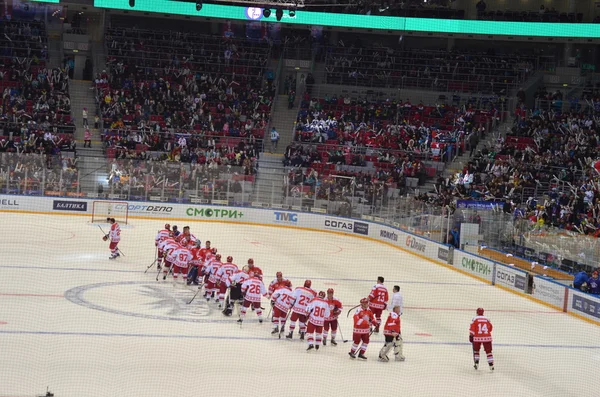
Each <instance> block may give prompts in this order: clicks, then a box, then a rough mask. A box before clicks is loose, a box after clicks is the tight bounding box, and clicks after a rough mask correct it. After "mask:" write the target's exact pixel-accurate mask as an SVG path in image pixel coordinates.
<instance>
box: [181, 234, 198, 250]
mask: <svg viewBox="0 0 600 397" xmlns="http://www.w3.org/2000/svg"><path fill="white" fill-rule="evenodd" d="M176 240H177V241H178V242H179V244H181V245H183V246H184V247H185V246H187V245H188V244H190V243H192V244H194V243H196V241H197V240H198V239H197V238H196V236H194V235H193V234H191V233H190V234H187V235H186V234H183V233H182V234H180V235H179V236H177V238H176Z"/></svg>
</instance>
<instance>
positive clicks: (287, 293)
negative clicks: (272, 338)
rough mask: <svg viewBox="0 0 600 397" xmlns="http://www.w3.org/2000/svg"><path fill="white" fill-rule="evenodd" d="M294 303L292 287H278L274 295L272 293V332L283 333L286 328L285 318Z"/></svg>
mask: <svg viewBox="0 0 600 397" xmlns="http://www.w3.org/2000/svg"><path fill="white" fill-rule="evenodd" d="M293 303H294V294H293V292H292V290H291V288H289V287H287V286H283V287H281V288H277V289H276V290H275V292H273V295H271V306H272V307H273V319H272V321H273V326H274V329H273V332H271V334H273V335H275V334H279V338H281V334H282V333H283V332H284V330H285V320H286V319H287V315H288V312H289V311H290V308H291V307H292V304H293Z"/></svg>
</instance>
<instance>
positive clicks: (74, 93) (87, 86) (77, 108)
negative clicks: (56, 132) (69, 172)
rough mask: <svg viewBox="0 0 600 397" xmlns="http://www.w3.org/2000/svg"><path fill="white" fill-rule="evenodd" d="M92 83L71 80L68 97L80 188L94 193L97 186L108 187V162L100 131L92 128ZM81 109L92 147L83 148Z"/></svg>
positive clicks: (93, 113) (94, 102) (94, 110)
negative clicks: (87, 125) (88, 128)
mask: <svg viewBox="0 0 600 397" xmlns="http://www.w3.org/2000/svg"><path fill="white" fill-rule="evenodd" d="M91 87H92V83H91V82H90V81H85V80H71V82H70V84H69V95H70V97H71V112H72V114H73V117H75V124H76V127H77V130H76V132H75V138H76V140H77V158H78V164H79V171H80V186H81V190H82V191H84V192H96V191H97V190H98V185H102V186H103V187H104V188H106V187H107V186H108V181H107V178H108V173H107V172H108V162H107V161H106V156H105V155H104V151H103V149H102V142H101V137H100V129H96V128H94V115H95V114H96V111H97V106H96V100H95V98H94V90H93V89H91ZM83 108H87V111H88V124H89V127H90V132H91V133H92V147H91V148H84V147H83V138H84V131H85V128H84V127H83V120H82V114H83Z"/></svg>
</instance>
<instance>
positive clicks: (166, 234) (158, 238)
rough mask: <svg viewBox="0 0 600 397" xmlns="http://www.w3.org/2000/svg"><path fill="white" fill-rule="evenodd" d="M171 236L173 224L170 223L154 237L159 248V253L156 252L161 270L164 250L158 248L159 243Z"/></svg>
mask: <svg viewBox="0 0 600 397" xmlns="http://www.w3.org/2000/svg"><path fill="white" fill-rule="evenodd" d="M169 237H171V225H169V224H168V223H167V224H165V228H164V229H163V230H159V231H158V233H157V234H156V237H155V238H154V245H155V246H156V249H157V253H156V255H157V256H156V262H157V263H158V265H157V268H158V270H159V271H160V269H161V267H160V265H161V262H162V258H163V250H162V249H161V248H158V244H159V243H160V242H161V241H162V240H164V239H166V238H169Z"/></svg>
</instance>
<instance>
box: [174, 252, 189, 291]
mask: <svg viewBox="0 0 600 397" xmlns="http://www.w3.org/2000/svg"><path fill="white" fill-rule="evenodd" d="M173 257H174V258H175V260H174V261H173V281H174V282H175V283H177V279H178V276H179V274H180V273H181V276H182V279H183V283H184V284H187V276H188V265H189V262H190V261H191V260H192V258H193V257H194V256H193V255H192V252H191V251H190V250H189V249H187V248H186V247H179V248H175V249H174V250H173Z"/></svg>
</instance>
